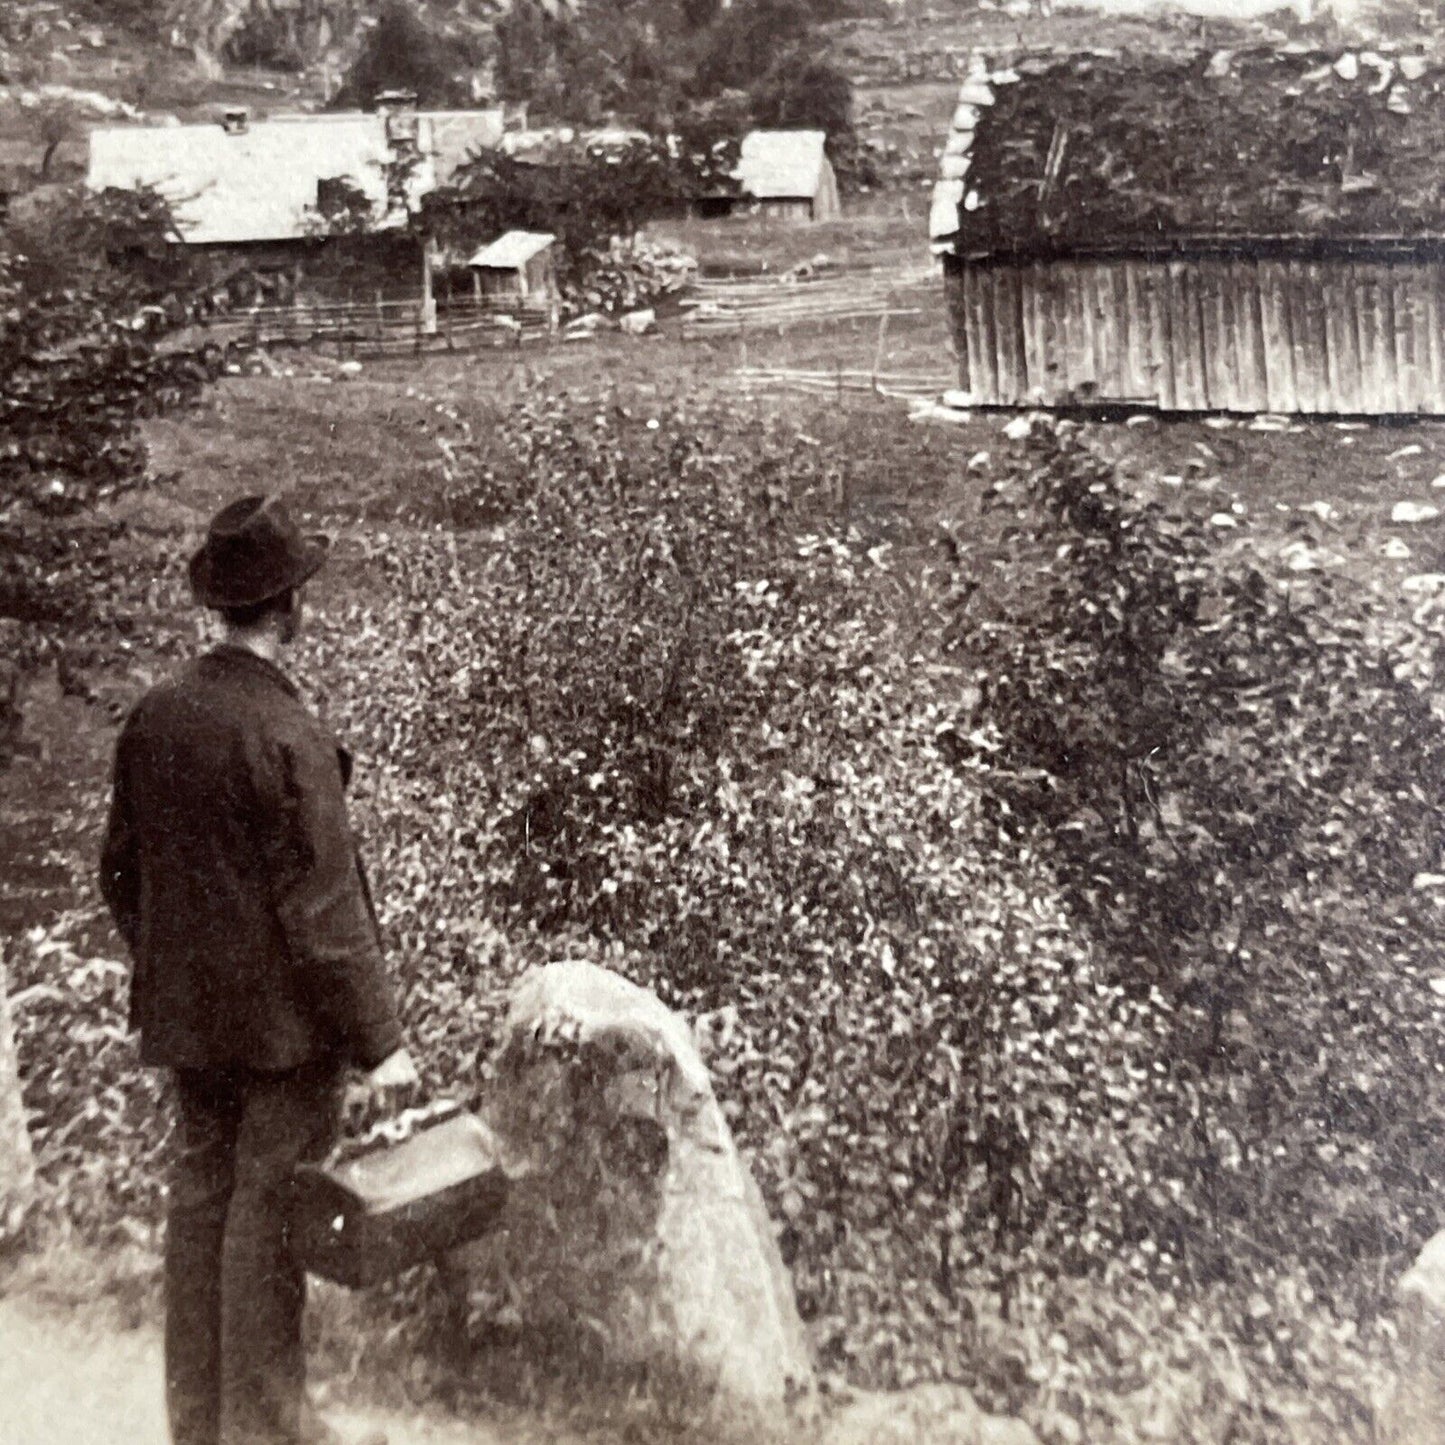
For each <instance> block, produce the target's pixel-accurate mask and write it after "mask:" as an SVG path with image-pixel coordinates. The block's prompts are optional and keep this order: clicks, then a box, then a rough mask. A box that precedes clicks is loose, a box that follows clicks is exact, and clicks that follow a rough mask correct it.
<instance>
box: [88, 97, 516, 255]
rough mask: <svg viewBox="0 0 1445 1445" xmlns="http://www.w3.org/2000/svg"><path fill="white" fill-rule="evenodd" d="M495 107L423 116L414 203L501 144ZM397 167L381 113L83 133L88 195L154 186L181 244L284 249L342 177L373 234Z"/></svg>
mask: <svg viewBox="0 0 1445 1445" xmlns="http://www.w3.org/2000/svg"><path fill="white" fill-rule="evenodd" d="M502 131H503V116H502V109H501V107H499V106H494V107H492V108H490V109H487V110H456V111H422V112H420V113H419V114H418V115H417V126H416V136H417V146H418V149H419V151H420V154H421V160H420V162H419V164H418V165H417V166H416V168H415V170H414V171H413V173H412V175H411V176H410V178H409V181H408V191H409V193H410V196H411V199H412V200H413V201H416V200H418V199H419V198H420V197H421V196H422V195H424V194H425V193H426V192H427V191H429V190H432V189H433V188H434V187H435V186H436V185H437V184H445V183H446V182H448V181H449V180H450V179H451V177H452V175H453V174H454V173H455V171H456V169H457V167H458V166H460V165H461V164H462V163H463V162H464V161H465V160H466V159H467V157H468V156H469V155H471V154H472V153H473V152H474V151H476V150H480V149H482V148H484V147H488V146H495V145H497V144H499V143H500V141H501V139H502ZM394 159H395V151H394V149H393V146H392V143H391V141H389V140H388V138H387V120H386V117H385V116H383V115H372V114H362V113H360V112H343V113H340V114H319V115H281V116H273V117H270V118H269V119H267V120H257V121H253V122H252V123H251V124H250V125H249V126H248V127H247V128H246V129H245V130H244V131H242V132H240V133H238V134H229V133H227V131H226V130H224V129H223V128H222V127H221V126H220V125H209V124H208V125H170V126H107V127H102V128H101V129H98V130H94V131H92V132H91V135H90V169H89V173H88V176H87V182H88V184H89V185H90V187H91V188H92V189H93V190H103V189H105V188H106V187H109V186H114V187H117V188H119V189H122V190H129V189H131V188H133V187H135V186H137V185H147V186H154V187H155V188H156V189H157V190H158V191H160V192H161V194H162V195H164V196H165V197H166V198H167V199H168V200H169V201H170V202H171V206H172V209H173V210H174V211H175V214H176V221H177V226H178V228H179V230H180V232H181V234H182V236H184V237H185V239H186V240H187V241H191V242H195V243H206V242H212V243H214V242H241V241H286V240H295V239H297V238H299V237H302V236H307V235H311V234H313V233H314V231H315V229H316V227H317V224H318V215H317V211H316V186H317V182H319V181H322V180H333V179H336V178H340V177H344V178H345V179H346V180H348V181H350V182H351V184H352V185H354V186H356V187H358V188H359V189H360V190H361V191H363V192H364V193H365V194H366V195H367V196H368V197H369V198H370V199H371V202H372V206H373V209H374V210H375V212H376V215H377V221H376V224H377V225H378V226H379V227H382V228H386V227H388V226H396V225H400V224H401V222H402V220H403V219H404V218H403V217H402V216H401V215H399V214H397V215H390V216H387V215H385V214H384V212H385V209H386V205H387V193H386V167H387V165H388V163H389V162H391V161H392V160H394Z"/></svg>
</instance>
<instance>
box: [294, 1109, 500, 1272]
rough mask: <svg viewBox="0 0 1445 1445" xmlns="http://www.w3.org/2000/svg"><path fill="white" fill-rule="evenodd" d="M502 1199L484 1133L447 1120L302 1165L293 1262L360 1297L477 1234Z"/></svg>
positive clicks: (477, 1123)
mask: <svg viewBox="0 0 1445 1445" xmlns="http://www.w3.org/2000/svg"><path fill="white" fill-rule="evenodd" d="M506 1197H507V1176H506V1174H505V1173H504V1172H503V1170H502V1166H501V1162H500V1159H499V1151H498V1147H497V1141H496V1139H495V1138H494V1136H493V1135H492V1132H491V1130H490V1129H488V1128H487V1126H486V1125H485V1124H484V1123H482V1121H481V1120H480V1119H479V1118H477V1117H476V1115H475V1114H470V1113H459V1114H455V1115H453V1116H451V1117H449V1118H446V1119H443V1120H441V1121H440V1122H437V1123H432V1124H429V1125H427V1126H426V1127H424V1128H421V1129H419V1130H418V1131H417V1132H416V1133H414V1134H412V1135H411V1136H410V1137H409V1138H405V1139H402V1140H400V1141H397V1142H392V1141H387V1140H383V1141H382V1142H380V1143H377V1144H375V1145H373V1146H371V1147H368V1148H366V1149H365V1150H364V1151H363V1152H361V1153H359V1154H357V1155H356V1156H355V1157H353V1158H350V1159H346V1160H344V1161H343V1162H327V1163H324V1164H307V1165H302V1166H301V1167H300V1168H299V1169H298V1170H297V1171H296V1177H295V1181H294V1194H293V1199H292V1215H291V1248H292V1253H293V1256H294V1257H295V1259H296V1260H297V1262H298V1263H299V1264H301V1265H302V1267H303V1268H305V1269H307V1270H310V1271H311V1272H312V1273H313V1274H319V1275H322V1276H323V1277H324V1278H326V1279H330V1280H335V1281H336V1283H338V1284H343V1285H348V1286H350V1287H352V1288H361V1287H364V1286H367V1285H372V1284H376V1283H377V1282H378V1281H380V1280H383V1279H388V1278H390V1277H391V1276H393V1275H395V1274H399V1273H400V1272H401V1271H402V1270H404V1269H409V1268H411V1267H412V1266H413V1265H417V1264H425V1263H427V1262H428V1261H431V1260H434V1259H436V1258H437V1257H438V1256H440V1255H442V1254H444V1253H445V1252H446V1251H447V1250H449V1249H452V1248H454V1247H456V1246H457V1245H460V1244H465V1243H466V1242H467V1241H468V1240H471V1239H476V1238H477V1237H478V1236H479V1235H482V1234H485V1233H486V1232H487V1231H488V1230H489V1229H490V1228H492V1226H493V1225H494V1224H495V1223H496V1221H497V1219H498V1217H499V1215H500V1214H501V1210H502V1206H503V1204H504V1203H505V1201H506Z"/></svg>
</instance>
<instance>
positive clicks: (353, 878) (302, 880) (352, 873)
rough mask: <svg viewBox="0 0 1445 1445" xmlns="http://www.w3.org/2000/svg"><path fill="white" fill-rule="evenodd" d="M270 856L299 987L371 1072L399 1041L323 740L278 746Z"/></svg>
mask: <svg viewBox="0 0 1445 1445" xmlns="http://www.w3.org/2000/svg"><path fill="white" fill-rule="evenodd" d="M276 772H277V776H276V778H275V784H276V788H275V794H274V804H275V806H276V809H277V827H276V836H275V845H276V846H275V848H274V851H273V854H272V858H271V865H272V866H271V872H272V885H273V898H274V901H275V908H276V914H277V917H278V918H279V920H280V922H281V927H282V929H283V930H284V932H285V934H286V941H287V943H288V945H289V947H290V951H291V956H292V959H293V961H294V964H295V967H296V968H297V970H298V971H299V973H300V976H301V985H302V993H303V994H304V996H305V997H306V999H307V1000H308V1001H309V1002H310V1004H311V1007H312V1008H313V1009H314V1010H315V1012H316V1014H317V1016H318V1017H319V1018H320V1019H321V1021H322V1023H323V1024H324V1026H325V1028H326V1030H327V1032H328V1033H329V1034H330V1035H331V1036H332V1037H333V1038H334V1039H335V1040H336V1041H337V1042H338V1043H340V1044H341V1045H342V1047H343V1048H344V1049H345V1051H346V1053H347V1055H348V1057H349V1059H350V1061H351V1062H353V1063H355V1064H357V1065H359V1066H360V1067H362V1068H364V1069H373V1068H375V1067H376V1065H378V1064H379V1063H381V1062H382V1061H383V1060H384V1059H386V1058H387V1057H388V1056H389V1055H391V1054H393V1053H395V1052H396V1051H397V1050H398V1049H399V1048H400V1047H401V1041H402V1036H401V1024H400V1022H399V1021H398V1019H397V1013H396V1005H395V1002H394V1000H393V997H392V991H391V986H390V984H389V982H388V981H387V977H386V970H385V966H384V964H383V961H382V955H381V942H380V939H379V937H378V935H377V929H376V924H375V919H374V917H373V915H372V912H371V909H370V906H369V901H368V899H367V896H366V890H365V886H364V884H363V881H362V877H361V869H360V863H359V860H358V858H357V854H356V846H355V843H354V842H353V840H352V836H351V829H350V826H349V825H348V822H347V817H346V799H345V796H344V794H343V792H342V780H341V768H340V765H339V763H338V761H337V756H336V753H335V751H334V750H333V749H332V748H331V746H330V745H329V744H326V743H325V742H324V740H323V739H321V738H319V737H317V738H312V737H306V736H302V737H295V738H292V739H290V740H288V741H287V742H286V743H284V744H281V745H279V746H278V749H277V758H276Z"/></svg>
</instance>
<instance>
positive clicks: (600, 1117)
mask: <svg viewBox="0 0 1445 1445" xmlns="http://www.w3.org/2000/svg"><path fill="white" fill-rule="evenodd" d="M495 1072H496V1078H495V1081H494V1083H493V1086H492V1087H491V1089H490V1090H489V1102H488V1106H487V1110H486V1121H487V1123H488V1124H490V1125H491V1127H492V1128H493V1129H494V1130H495V1132H496V1133H497V1135H498V1137H499V1139H500V1141H501V1143H502V1145H503V1157H504V1159H505V1160H506V1161H507V1167H508V1172H509V1173H510V1174H511V1175H512V1177H513V1180H514V1185H513V1190H512V1196H511V1199H510V1200H509V1202H508V1207H507V1210H506V1213H505V1216H504V1219H503V1223H502V1227H501V1228H500V1229H499V1230H498V1231H497V1232H496V1233H495V1234H494V1235H492V1236H490V1237H488V1238H486V1239H483V1240H480V1241H478V1242H477V1243H476V1244H475V1245H469V1246H467V1247H466V1248H465V1249H464V1250H461V1251H459V1252H458V1254H457V1256H456V1258H455V1259H454V1261H453V1263H454V1264H455V1265H457V1266H458V1267H459V1268H460V1269H461V1270H462V1272H463V1273H464V1275H465V1276H466V1278H467V1280H468V1283H469V1288H470V1291H471V1294H472V1298H473V1302H474V1303H477V1302H478V1301H481V1302H483V1304H484V1305H485V1304H487V1303H489V1302H494V1301H497V1300H505V1301H507V1302H508V1304H509V1306H510V1307H511V1308H512V1309H514V1310H515V1311H516V1316H517V1318H518V1319H519V1320H520V1321H521V1323H522V1325H523V1326H524V1327H535V1328H537V1329H539V1330H547V1331H551V1332H554V1333H555V1332H557V1331H559V1330H560V1331H563V1332H570V1333H571V1335H573V1336H576V1335H577V1334H578V1331H579V1328H581V1329H583V1330H586V1331H590V1333H591V1335H592V1337H593V1339H594V1341H595V1342H596V1343H598V1344H600V1347H601V1348H602V1350H603V1351H604V1353H605V1356H606V1358H607V1359H608V1360H610V1361H612V1362H615V1363H618V1364H624V1365H644V1366H647V1367H648V1368H649V1369H650V1370H652V1371H654V1372H656V1373H659V1374H660V1375H661V1376H662V1377H663V1378H666V1379H669V1380H674V1379H681V1380H684V1381H689V1382H696V1384H697V1385H698V1387H699V1400H702V1399H703V1398H706V1397H711V1398H713V1399H714V1400H715V1401H716V1402H717V1403H718V1404H723V1403H724V1402H726V1404H727V1405H728V1406H729V1407H731V1408H737V1407H742V1408H744V1409H752V1410H758V1411H761V1412H764V1413H772V1412H776V1411H778V1410H780V1409H781V1408H782V1407H783V1406H784V1405H785V1403H786V1402H788V1401H789V1400H790V1399H794V1398H796V1397H797V1396H799V1395H800V1394H801V1395H802V1396H803V1397H804V1398H810V1397H811V1396H812V1394H813V1382H814V1376H813V1365H812V1359H811V1356H810V1354H809V1351H808V1346H807V1341H806V1338H805V1335H804V1333H803V1327H802V1323H801V1321H800V1320H799V1317H798V1312H797V1306H796V1304H795V1302H794V1297H793V1286H792V1281H791V1279H790V1278H789V1276H788V1272H787V1269H786V1268H785V1266H784V1264H783V1261H782V1257H781V1255H780V1254H779V1252H778V1246H777V1242H776V1240H775V1238H774V1233H773V1226H772V1223H771V1221H770V1220H769V1218H768V1215H767V1211H766V1208H765V1206H764V1204H763V1199H762V1195H761V1193H760V1192H759V1190H758V1187H757V1185H756V1183H755V1182H754V1180H753V1178H752V1175H751V1174H750V1173H749V1171H748V1167H747V1165H746V1164H745V1163H744V1161H743V1159H742V1158H741V1156H740V1155H739V1153H738V1151H737V1147H736V1145H735V1144H734V1143H733V1139H732V1135H731V1133H730V1131H729V1129H728V1126H727V1123H726V1121H725V1120H724V1117H723V1114H722V1110H721V1108H720V1107H719V1105H718V1102H717V1100H716V1098H715V1097H714V1095H713V1092H712V1085H711V1082H710V1080H709V1078H708V1072H707V1069H706V1068H705V1067H704V1065H703V1062H702V1060H701V1058H700V1057H699V1055H698V1051H697V1047H696V1044H695V1042H694V1038H693V1035H692V1033H691V1032H690V1031H689V1029H688V1027H687V1025H686V1024H685V1023H684V1022H683V1021H682V1019H680V1018H679V1017H678V1016H677V1015H676V1014H674V1013H672V1012H671V1011H670V1010H668V1009H667V1008H666V1007H664V1005H663V1004H662V1003H661V1001H660V1000H659V999H658V998H657V997H656V995H654V994H652V993H650V992H648V991H647V990H645V989H642V988H638V987H637V986H636V985H635V984H632V983H629V982H628V981H627V980H626V979H624V978H621V977H620V976H619V975H617V974H615V973H611V972H609V971H608V970H606V969H603V968H599V967H596V966H595V965H593V964H588V963H554V964H550V965H548V966H547V967H546V968H542V969H534V970H532V971H530V972H529V973H528V974H527V975H526V976H525V977H524V978H523V979H522V981H521V983H520V984H519V985H518V986H517V988H516V990H515V992H514V994H513V996H512V1001H511V1005H510V1008H509V1009H508V1013H507V1018H506V1022H505V1024H504V1026H503V1031H502V1042H501V1047H500V1050H499V1052H498V1055H497V1059H496V1067H495ZM713 1392H716V1393H715V1394H714V1393H713Z"/></svg>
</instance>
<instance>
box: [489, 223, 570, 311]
mask: <svg viewBox="0 0 1445 1445" xmlns="http://www.w3.org/2000/svg"><path fill="white" fill-rule="evenodd" d="M556 242H557V238H556V237H555V236H554V235H552V234H550V233H549V232H547V231H508V232H506V233H505V234H504V235H501V236H498V237H497V239H496V240H495V241H493V242H491V244H490V245H486V246H483V247H482V249H481V250H480V251H478V252H477V253H476V254H475V255H474V256H473V257H472V258H471V260H470V261H468V262H467V267H468V269H469V270H470V271H471V273H472V277H473V282H474V284H475V286H476V289H477V296H478V298H479V299H481V300H483V301H487V302H489V303H491V304H493V305H496V306H517V307H520V308H523V309H526V310H532V311H550V310H552V309H554V308H555V307H556V305H557V301H558V292H557V251H556Z"/></svg>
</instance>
